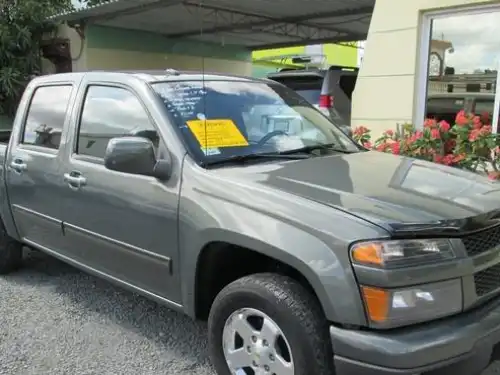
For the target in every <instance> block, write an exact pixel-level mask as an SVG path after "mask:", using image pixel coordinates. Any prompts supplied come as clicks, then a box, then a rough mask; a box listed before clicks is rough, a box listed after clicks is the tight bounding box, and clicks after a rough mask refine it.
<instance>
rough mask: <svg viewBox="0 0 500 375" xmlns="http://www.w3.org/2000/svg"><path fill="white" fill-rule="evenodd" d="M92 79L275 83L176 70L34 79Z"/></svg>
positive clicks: (83, 74)
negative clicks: (128, 78)
mask: <svg viewBox="0 0 500 375" xmlns="http://www.w3.org/2000/svg"><path fill="white" fill-rule="evenodd" d="M84 77H85V78H91V79H95V80H106V79H113V80H120V77H121V78H122V79H125V78H126V77H135V78H139V79H141V80H143V81H144V82H147V83H153V82H165V81H202V80H207V81H247V82H262V83H273V84H276V82H275V81H272V80H270V79H265V78H251V77H247V76H243V75H234V74H222V73H213V72H207V73H203V72H201V71H182V70H175V69H166V70H94V71H86V72H74V73H57V74H48V75H43V76H39V77H36V78H34V79H33V81H35V82H37V83H44V82H61V81H72V80H80V79H82V78H84Z"/></svg>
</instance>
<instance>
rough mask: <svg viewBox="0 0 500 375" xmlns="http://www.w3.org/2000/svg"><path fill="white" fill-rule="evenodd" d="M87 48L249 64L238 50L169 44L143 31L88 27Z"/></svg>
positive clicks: (177, 42)
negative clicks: (210, 58)
mask: <svg viewBox="0 0 500 375" xmlns="http://www.w3.org/2000/svg"><path fill="white" fill-rule="evenodd" d="M87 47H88V48H102V49H121V50H126V51H140V52H149V53H166V54H175V55H188V56H200V57H214V58H219V59H226V60H237V61H251V59H252V53H251V52H250V51H249V50H248V49H246V48H244V47H240V46H234V45H224V46H222V45H220V44H215V43H207V42H198V41H196V40H172V39H169V38H167V37H165V36H163V35H160V34H155V33H150V32H147V31H137V30H128V29H121V28H115V27H106V26H98V25H89V26H88V29H87Z"/></svg>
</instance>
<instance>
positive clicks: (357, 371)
mask: <svg viewBox="0 0 500 375" xmlns="http://www.w3.org/2000/svg"><path fill="white" fill-rule="evenodd" d="M330 336H331V339H332V344H333V351H334V353H335V356H334V361H335V369H336V374H337V375H395V374H398V375H479V374H481V372H482V371H483V370H484V369H485V368H486V367H487V366H488V364H490V363H491V362H492V361H493V360H496V359H497V358H498V359H500V345H497V344H498V343H500V301H498V300H497V301H495V302H491V303H489V304H487V305H485V306H483V307H481V308H479V309H476V310H473V311H470V312H467V313H463V314H460V315H457V316H454V317H450V318H445V319H442V320H439V321H435V322H431V323H427V324H420V325H416V326H413V327H408V328H400V329H395V330H391V331H355V330H348V329H343V328H339V327H336V326H331V327H330Z"/></svg>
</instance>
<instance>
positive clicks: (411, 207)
mask: <svg viewBox="0 0 500 375" xmlns="http://www.w3.org/2000/svg"><path fill="white" fill-rule="evenodd" d="M220 171H221V172H222V173H223V174H226V173H228V174H230V175H231V177H232V178H237V179H238V180H240V179H243V180H245V182H246V183H251V184H258V185H260V186H261V187H262V186H265V187H266V188H271V189H278V190H280V191H283V192H284V193H289V194H294V195H296V196H298V197H302V198H304V199H307V200H310V201H314V202H318V203H321V204H325V205H328V206H331V207H333V208H335V209H338V210H342V211H344V212H346V213H348V214H350V215H354V216H357V217H359V218H361V219H364V220H366V221H369V222H371V223H373V224H375V225H378V226H380V227H383V228H384V229H386V230H388V231H389V232H391V234H392V235H393V236H395V237H397V236H400V235H401V236H405V237H407V236H408V235H411V236H419V235H422V236H429V235H438V236H439V235H448V234H461V233H466V232H470V231H473V230H478V229H482V228H485V227H489V226H492V225H495V224H497V223H499V222H500V184H499V183H496V182H492V181H489V180H488V179H487V178H485V177H482V176H480V175H477V174H474V173H470V172H465V171H462V170H458V169H455V168H450V167H445V166H441V165H438V164H435V163H430V162H425V161H420V160H415V159H411V158H404V157H399V156H394V155H390V154H384V153H380V152H360V153H355V154H338V155H332V156H327V157H312V158H310V159H302V160H293V161H289V160H287V161H283V162H278V163H275V162H273V163H266V164H256V165H253V166H248V167H244V168H227V169H226V168H224V169H221V170H220ZM332 225H334V223H332Z"/></svg>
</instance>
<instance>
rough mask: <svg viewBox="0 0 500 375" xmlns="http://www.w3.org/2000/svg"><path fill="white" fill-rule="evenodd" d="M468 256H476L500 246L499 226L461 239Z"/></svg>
mask: <svg viewBox="0 0 500 375" xmlns="http://www.w3.org/2000/svg"><path fill="white" fill-rule="evenodd" d="M461 240H462V242H463V243H464V245H465V249H466V250H467V254H468V255H469V256H474V255H478V254H481V253H484V252H485V251H488V250H491V249H493V248H494V247H496V246H498V245H500V225H499V226H496V227H493V228H488V229H485V230H483V231H481V232H477V233H474V234H470V235H468V236H465V237H462V238H461Z"/></svg>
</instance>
